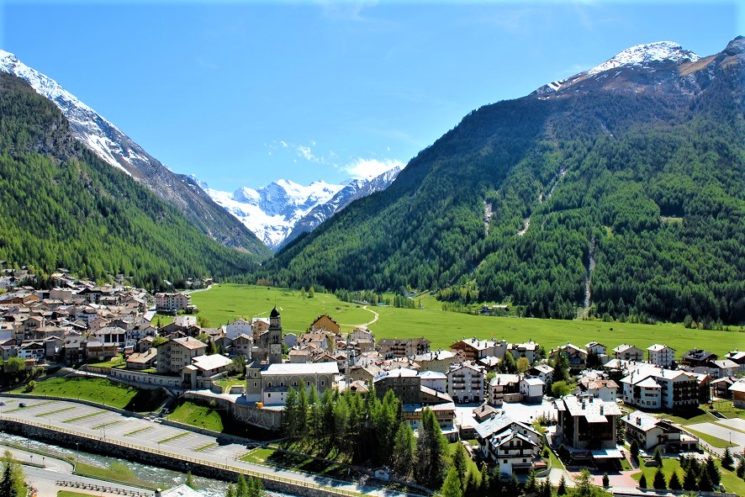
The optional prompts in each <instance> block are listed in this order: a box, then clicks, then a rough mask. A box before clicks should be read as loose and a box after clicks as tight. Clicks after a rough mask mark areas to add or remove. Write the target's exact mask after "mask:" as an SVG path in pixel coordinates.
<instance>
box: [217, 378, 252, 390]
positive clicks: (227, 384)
mask: <svg viewBox="0 0 745 497" xmlns="http://www.w3.org/2000/svg"><path fill="white" fill-rule="evenodd" d="M215 383H216V384H217V385H219V386H220V388H222V391H223V392H224V393H230V388H231V387H233V386H243V385H245V384H246V380H245V378H244V379H240V377H238V376H232V377H228V378H220V379H219V380H216V381H215Z"/></svg>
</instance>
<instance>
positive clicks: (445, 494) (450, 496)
mask: <svg viewBox="0 0 745 497" xmlns="http://www.w3.org/2000/svg"><path fill="white" fill-rule="evenodd" d="M439 495H440V497H463V487H462V486H461V480H460V477H459V476H458V471H457V470H456V469H455V468H454V467H451V468H450V470H449V471H448V474H447V476H446V477H445V481H444V482H443V483H442V487H441V488H440V492H439Z"/></svg>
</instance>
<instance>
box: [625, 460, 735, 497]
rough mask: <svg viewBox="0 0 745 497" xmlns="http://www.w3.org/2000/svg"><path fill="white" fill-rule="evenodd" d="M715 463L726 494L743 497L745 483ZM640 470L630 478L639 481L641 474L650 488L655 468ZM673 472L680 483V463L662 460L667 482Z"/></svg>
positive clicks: (681, 479) (681, 473) (681, 475)
mask: <svg viewBox="0 0 745 497" xmlns="http://www.w3.org/2000/svg"><path fill="white" fill-rule="evenodd" d="M716 463H717V466H719V472H720V473H721V475H722V484H723V485H724V487H725V488H726V489H727V492H732V493H734V494H736V495H745V481H743V480H742V479H740V478H738V477H737V475H736V474H735V473H734V471H728V470H726V469H724V468H722V466H721V464H719V460H716ZM641 470H642V471H640V472H638V473H635V474H633V475H632V478H634V479H635V480H637V481H639V478H641V475H642V472H643V473H644V475H645V476H646V478H647V485H648V486H649V487H651V486H652V482H653V481H654V474H655V473H656V472H657V468H656V467H653V466H642V467H641ZM673 471H677V473H678V478H679V479H680V482H681V483H682V482H683V478H684V476H685V472H684V471H683V468H681V467H680V461H678V459H674V458H667V457H666V458H663V459H662V472H663V473H664V474H665V480H666V481H667V482H670V475H672V473H673Z"/></svg>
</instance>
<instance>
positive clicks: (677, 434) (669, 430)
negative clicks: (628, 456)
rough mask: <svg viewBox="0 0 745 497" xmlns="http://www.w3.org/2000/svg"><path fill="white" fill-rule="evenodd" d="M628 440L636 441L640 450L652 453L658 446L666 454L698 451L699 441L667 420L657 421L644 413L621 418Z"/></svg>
mask: <svg viewBox="0 0 745 497" xmlns="http://www.w3.org/2000/svg"><path fill="white" fill-rule="evenodd" d="M621 422H622V423H623V424H624V429H625V431H626V440H627V441H628V442H631V441H633V440H636V442H637V444H638V445H639V448H640V449H642V450H644V451H646V452H648V453H651V452H652V451H653V450H655V449H656V448H657V447H658V446H659V447H661V448H662V449H663V451H665V452H691V451H696V450H697V449H698V439H697V438H695V437H692V436H691V435H689V434H687V433H686V432H684V431H683V430H681V429H680V428H678V427H676V426H675V425H674V424H673V423H671V422H670V421H669V420H667V419H657V418H655V417H654V416H650V415H649V414H646V413H644V412H642V411H634V412H632V413H630V414H627V415H626V416H624V417H622V418H621Z"/></svg>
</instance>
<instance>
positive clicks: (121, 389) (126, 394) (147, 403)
mask: <svg viewBox="0 0 745 497" xmlns="http://www.w3.org/2000/svg"><path fill="white" fill-rule="evenodd" d="M13 393H19V394H22V393H25V387H20V388H17V389H15V390H13ZM31 393H32V394H33V395H42V396H50V397H62V398H66V399H71V400H77V399H80V400H87V401H90V402H95V403H97V404H103V405H106V406H111V407H116V408H119V409H128V410H131V411H140V412H145V411H150V410H153V409H154V407H156V406H157V405H158V404H159V403H160V401H161V400H162V395H163V394H162V393H161V392H160V391H159V390H142V391H140V390H138V389H136V388H134V387H130V386H126V385H122V384H119V383H114V382H112V381H109V380H107V379H105V378H82V377H68V378H62V377H57V378H49V379H47V380H43V381H39V382H37V383H36V386H35V387H34V390H33V391H32V392H31Z"/></svg>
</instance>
